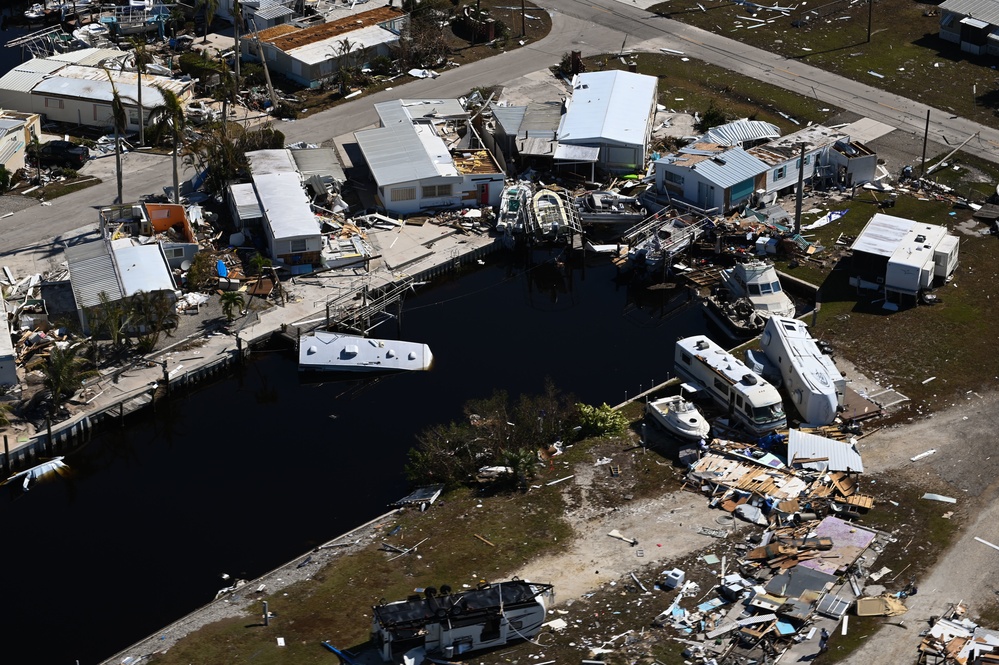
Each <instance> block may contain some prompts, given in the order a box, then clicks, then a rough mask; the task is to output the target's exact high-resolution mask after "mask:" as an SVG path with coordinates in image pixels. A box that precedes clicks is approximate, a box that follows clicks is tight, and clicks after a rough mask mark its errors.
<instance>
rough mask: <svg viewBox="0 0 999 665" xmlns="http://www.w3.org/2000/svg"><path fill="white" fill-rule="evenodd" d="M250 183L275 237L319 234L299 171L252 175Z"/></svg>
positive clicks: (279, 238) (276, 238) (287, 237)
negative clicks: (254, 188) (255, 189)
mask: <svg viewBox="0 0 999 665" xmlns="http://www.w3.org/2000/svg"><path fill="white" fill-rule="evenodd" d="M253 184H254V186H255V187H256V188H257V198H259V199H260V207H261V208H263V211H264V217H265V219H266V220H267V223H268V224H269V225H270V228H271V235H272V236H273V237H274V239H275V240H287V239H290V238H302V237H311V236H317V235H319V223H318V222H317V221H316V216H315V215H314V214H313V213H312V206H311V204H310V203H309V197H308V196H306V194H305V190H304V189H302V182H301V179H300V178H299V176H298V173H265V174H262V175H254V176H253Z"/></svg>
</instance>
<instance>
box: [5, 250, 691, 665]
mask: <svg viewBox="0 0 999 665" xmlns="http://www.w3.org/2000/svg"><path fill="white" fill-rule="evenodd" d="M536 256H537V258H538V259H540V260H547V259H549V257H550V255H549V254H548V253H547V252H541V253H538V254H537V255H536ZM508 261H510V259H509V258H508V257H507V256H506V255H499V256H498V257H497V258H496V259H494V260H492V261H490V262H489V264H488V265H486V266H481V267H476V268H475V269H472V270H469V269H466V271H465V272H464V273H463V274H462V276H461V278H460V279H458V280H447V281H444V282H443V283H437V284H435V285H434V286H433V287H424V289H423V290H422V292H421V293H419V294H417V295H414V296H411V297H409V298H408V299H407V301H406V307H405V310H404V315H403V333H404V334H403V335H402V337H403V338H405V339H411V340H418V341H423V342H427V343H429V344H430V345H431V348H432V349H433V351H434V355H435V358H436V365H435V368H434V370H433V371H432V372H425V373H417V374H405V375H395V376H391V377H388V378H384V379H381V380H377V381H370V380H369V381H366V382H354V383H327V384H318V385H317V384H301V383H300V382H299V378H298V375H297V370H296V365H295V362H294V359H293V357H292V355H291V354H290V353H286V352H270V353H261V354H256V355H255V356H254V357H253V361H252V362H251V363H249V365H248V366H247V367H246V368H245V371H243V372H242V373H241V374H240V376H237V377H234V378H231V379H228V380H225V381H222V382H220V383H218V384H215V385H211V386H207V387H205V388H203V389H201V390H199V391H197V392H196V393H194V394H192V395H189V396H186V397H182V398H179V399H175V400H173V401H171V402H169V403H164V404H163V405H162V407H161V408H160V409H159V411H158V412H157V413H156V414H155V416H151V417H148V418H144V419H142V420H141V421H138V422H136V423H134V424H129V425H128V426H127V427H126V428H125V429H123V430H114V431H110V432H108V433H107V434H105V435H103V436H101V437H100V438H99V439H98V440H95V441H94V442H92V443H91V444H90V445H88V446H87V447H86V448H85V449H84V450H83V451H81V452H80V453H78V454H76V455H73V456H70V457H69V458H68V459H67V461H68V463H69V465H70V467H71V468H72V470H73V471H72V474H71V476H70V477H68V478H60V479H56V480H54V481H52V482H49V483H47V484H40V485H38V486H36V487H35V488H34V489H32V490H31V491H30V492H29V493H27V494H23V495H22V494H19V493H18V492H16V491H10V492H7V491H6V490H8V489H9V488H4V491H0V523H2V524H3V526H4V530H3V533H4V536H3V541H4V546H3V548H2V552H3V565H2V566H0V571H2V572H0V574H2V576H3V578H4V579H3V585H2V588H3V599H4V603H3V610H2V614H3V617H2V620H0V636H2V643H3V644H4V657H3V660H4V661H5V662H12V663H14V662H28V661H31V662H40V663H65V664H67V665H72V663H74V661H75V660H76V659H79V662H80V663H82V664H84V665H88V664H91V663H95V662H98V661H100V660H102V659H104V658H106V657H109V656H110V655H111V654H112V653H114V652H116V651H118V650H120V649H122V648H124V647H126V646H127V645H128V644H130V643H132V642H134V641H136V640H138V639H140V638H142V637H144V636H145V635H147V634H150V633H152V632H154V631H155V630H157V629H158V628H159V627H162V626H163V625H166V624H167V623H169V622H171V621H172V620H174V619H176V618H178V617H179V616H181V615H183V614H184V613H186V612H189V611H191V610H193V609H195V608H196V607H198V606H200V605H201V604H203V603H205V602H207V601H209V600H211V599H212V597H213V596H214V594H215V592H216V591H217V590H218V589H219V588H221V587H222V586H224V583H223V581H222V580H221V579H220V577H219V575H220V574H221V573H223V572H225V573H229V574H232V575H237V576H239V577H245V578H252V577H253V576H256V575H259V574H262V573H264V572H266V571H267V570H270V569H272V568H273V567H275V566H277V565H279V564H281V563H283V562H284V561H287V560H289V559H291V558H293V557H294V556H296V555H298V554H300V553H302V552H304V551H306V550H307V549H310V548H312V547H314V546H315V545H317V544H319V543H322V542H325V541H327V540H329V539H330V538H332V537H335V536H336V535H339V534H340V533H342V532H344V531H346V530H348V529H349V528H351V527H353V526H356V525H358V524H361V523H363V522H365V521H367V520H369V519H371V518H373V517H375V516H377V515H379V514H381V513H382V512H384V510H385V506H386V503H388V502H389V501H391V500H393V499H396V498H399V497H400V496H401V495H402V494H403V493H404V492H405V490H406V482H405V479H404V477H403V471H402V467H403V464H404V462H405V453H406V451H407V449H408V448H409V447H410V446H411V445H412V444H413V442H414V435H415V434H416V433H418V432H419V431H420V430H421V429H422V428H424V427H425V426H427V425H429V424H432V423H435V422H441V421H447V420H451V419H455V418H459V417H461V406H462V404H463V402H464V401H465V400H467V399H469V398H473V397H484V396H487V395H489V394H490V393H492V391H493V390H494V389H495V388H503V389H506V390H508V391H509V392H510V393H511V394H514V395H516V394H518V393H521V392H539V391H540V390H541V388H542V386H543V382H544V379H545V377H546V376H550V377H552V379H554V381H555V382H556V385H557V386H559V387H560V388H562V389H563V390H565V391H567V392H572V393H574V394H575V395H576V396H577V397H578V398H579V399H581V400H582V401H586V402H591V403H600V402H603V401H607V402H609V403H616V402H618V401H620V400H621V399H623V398H624V396H625V394H626V393H630V394H632V395H634V394H636V393H637V392H638V391H639V389H640V388H643V387H644V388H648V387H649V386H650V385H651V384H652V381H653V380H655V381H662V380H664V379H665V378H666V374H667V371H668V370H669V369H670V367H671V357H672V349H673V345H672V342H673V341H674V340H675V339H676V337H677V336H678V335H684V334H693V333H694V332H697V331H701V330H704V329H705V327H706V324H705V321H704V320H703V319H702V313H701V308H699V307H697V306H696V305H695V306H694V307H690V308H687V309H684V310H682V311H681V312H680V313H679V314H678V315H676V316H674V317H672V318H660V314H661V311H662V307H661V306H662V302H661V300H660V298H661V296H663V294H664V292H662V291H659V292H649V291H642V293H644V295H645V296H646V297H647V301H646V302H643V303H639V304H636V303H635V302H634V301H633V300H632V299H631V297H630V293H629V290H628V289H627V288H625V287H619V286H616V285H615V282H614V279H613V277H614V270H613V268H611V267H610V266H609V265H607V264H606V260H605V259H596V260H595V261H594V262H595V263H596V264H598V267H590V268H588V269H586V270H585V271H582V270H574V271H565V270H564V269H559V268H558V267H556V265H555V264H554V263H553V262H552V261H547V262H542V263H540V264H539V265H538V266H537V267H535V268H533V269H531V270H528V271H526V272H525V268H524V267H523V266H514V265H513V264H512V263H509V262H508ZM395 329H396V324H395V323H394V322H389V323H386V324H384V325H383V326H382V327H381V328H379V329H377V330H376V332H375V334H378V335H381V336H393V335H394V334H395ZM183 357H184V356H183V354H179V356H178V361H179V362H181V363H182V362H183ZM333 416H335V418H334V417H333Z"/></svg>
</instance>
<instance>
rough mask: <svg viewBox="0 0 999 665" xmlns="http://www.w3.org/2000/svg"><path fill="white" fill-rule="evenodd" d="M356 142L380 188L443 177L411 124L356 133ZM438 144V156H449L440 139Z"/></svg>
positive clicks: (406, 123) (403, 123) (399, 124)
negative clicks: (444, 154)
mask: <svg viewBox="0 0 999 665" xmlns="http://www.w3.org/2000/svg"><path fill="white" fill-rule="evenodd" d="M354 138H356V139H357V145H358V147H359V148H360V149H361V152H362V153H364V161H365V162H367V164H368V168H369V169H370V170H371V175H372V177H373V178H374V179H375V182H377V183H378V186H379V187H386V186H390V185H394V184H397V183H401V182H414V181H417V180H422V179H424V178H434V177H437V176H439V175H441V173H440V172H439V171H438V168H437V164H435V163H434V160H433V159H432V158H431V157H430V155H429V154H428V153H427V149H426V147H425V145H424V142H423V141H422V140H420V137H419V136H418V135H417V133H416V128H415V127H414V126H413V125H411V124H409V123H408V122H402V123H397V124H394V125H388V126H386V127H378V128H377V129H367V130H364V131H360V132H355V133H354ZM437 142H438V143H439V144H440V146H439V150H438V152H440V151H443V152H444V153H447V146H445V145H444V142H443V141H442V140H441V139H440V138H439V137H438V138H437ZM449 157H450V155H449Z"/></svg>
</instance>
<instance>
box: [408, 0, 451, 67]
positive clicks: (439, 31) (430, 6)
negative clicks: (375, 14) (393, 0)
mask: <svg viewBox="0 0 999 665" xmlns="http://www.w3.org/2000/svg"><path fill="white" fill-rule="evenodd" d="M403 9H405V10H406V11H409V12H410V15H409V21H408V22H407V23H406V29H405V35H404V38H403V39H402V40H400V44H401V46H402V60H403V61H404V62H405V63H406V64H407V66H408V67H436V66H438V65H440V64H441V63H442V62H444V61H445V60H446V59H447V57H448V56H449V55H450V54H451V47H450V46H449V45H448V43H447V37H446V36H445V25H446V24H447V22H448V21H449V20H450V19H451V16H452V14H453V11H452V5H451V3H450V1H449V0H422V1H421V2H416V0H407V2H404V3H403ZM404 69H405V68H404Z"/></svg>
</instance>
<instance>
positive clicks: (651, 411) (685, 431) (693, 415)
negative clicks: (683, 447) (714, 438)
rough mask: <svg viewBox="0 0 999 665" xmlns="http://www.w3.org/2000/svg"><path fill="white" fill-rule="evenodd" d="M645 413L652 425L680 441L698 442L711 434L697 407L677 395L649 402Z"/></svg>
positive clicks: (709, 427) (708, 425)
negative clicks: (654, 424)
mask: <svg viewBox="0 0 999 665" xmlns="http://www.w3.org/2000/svg"><path fill="white" fill-rule="evenodd" d="M646 413H648V415H649V416H651V417H652V421H653V422H654V423H656V424H657V425H659V426H660V427H662V428H663V429H665V430H666V431H667V432H669V433H670V434H672V435H673V436H676V437H678V438H681V439H686V440H688V441H698V440H699V439H704V438H707V436H708V434H709V433H710V432H711V424H710V423H709V422H708V421H707V420H706V419H705V418H704V416H702V415H701V412H700V411H698V410H697V407H695V406H694V405H693V404H691V403H690V402H688V401H686V400H685V399H683V398H682V397H680V396H679V395H677V396H673V397H664V398H663V399H659V400H656V401H654V402H649V405H648V406H647V407H646Z"/></svg>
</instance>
